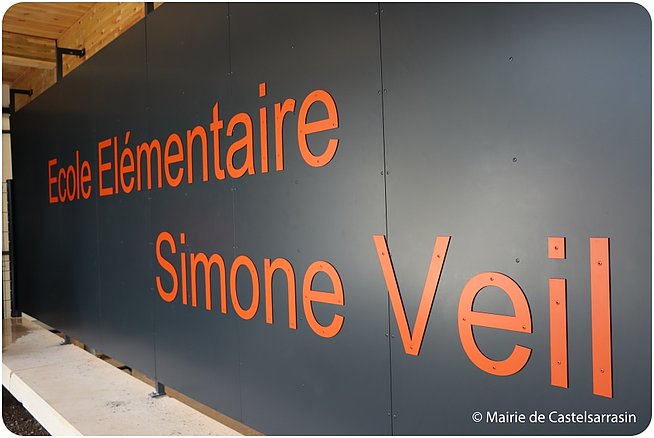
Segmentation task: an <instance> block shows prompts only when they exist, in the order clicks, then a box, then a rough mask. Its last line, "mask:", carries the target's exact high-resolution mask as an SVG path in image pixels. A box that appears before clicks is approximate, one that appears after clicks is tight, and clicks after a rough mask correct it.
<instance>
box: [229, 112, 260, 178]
mask: <svg viewBox="0 0 654 438" xmlns="http://www.w3.org/2000/svg"><path fill="white" fill-rule="evenodd" d="M237 123H241V124H242V125H243V126H244V127H245V135H244V136H243V138H241V139H240V140H236V141H235V142H234V143H232V145H231V146H230V147H229V149H228V150H227V173H229V176H231V177H232V178H240V177H242V176H243V175H245V174H246V173H247V174H248V175H253V174H254V143H253V138H252V119H251V118H250V116H249V115H248V114H247V113H238V114H236V115H235V116H234V117H232V118H231V120H230V121H229V124H228V125H227V135H228V136H230V137H231V135H232V134H233V133H234V127H235V126H236V124H237ZM243 148H245V162H244V163H243V166H241V167H239V168H236V167H235V166H234V155H236V153H237V152H238V151H239V150H241V149H243Z"/></svg>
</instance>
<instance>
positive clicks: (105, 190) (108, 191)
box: [98, 138, 114, 196]
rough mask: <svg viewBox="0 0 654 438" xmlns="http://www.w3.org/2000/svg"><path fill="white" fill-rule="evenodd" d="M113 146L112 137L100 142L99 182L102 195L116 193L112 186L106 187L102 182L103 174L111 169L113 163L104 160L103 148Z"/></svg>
mask: <svg viewBox="0 0 654 438" xmlns="http://www.w3.org/2000/svg"><path fill="white" fill-rule="evenodd" d="M110 146H111V139H110V138H108V139H106V140H102V141H101V142H99V143H98V182H99V185H100V196H110V195H113V194H114V189H113V188H112V187H105V186H104V184H103V183H102V174H103V173H104V172H107V171H109V170H111V163H103V162H102V150H103V149H106V148H108V147H110Z"/></svg>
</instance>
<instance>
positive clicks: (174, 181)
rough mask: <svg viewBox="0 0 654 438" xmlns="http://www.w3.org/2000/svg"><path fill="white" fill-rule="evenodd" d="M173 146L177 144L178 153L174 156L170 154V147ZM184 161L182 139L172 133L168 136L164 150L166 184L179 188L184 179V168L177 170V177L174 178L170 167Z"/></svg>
mask: <svg viewBox="0 0 654 438" xmlns="http://www.w3.org/2000/svg"><path fill="white" fill-rule="evenodd" d="M173 144H177V150H178V151H177V153H176V154H174V155H171V154H170V147H171V146H172V145H173ZM181 161H184V146H183V145H182V139H181V138H180V137H179V135H177V134H175V133H172V134H170V135H169V136H168V140H166V146H165V148H164V169H165V171H166V182H167V183H168V185H169V186H171V187H177V186H178V185H179V184H180V183H181V182H182V178H183V177H184V167H183V166H182V167H181V168H179V169H177V176H176V177H174V178H173V176H172V175H171V173H170V165H171V164H175V163H179V162H181Z"/></svg>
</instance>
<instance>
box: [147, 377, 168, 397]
mask: <svg viewBox="0 0 654 438" xmlns="http://www.w3.org/2000/svg"><path fill="white" fill-rule="evenodd" d="M149 395H150V397H151V398H158V397H162V396H164V395H166V386H165V385H164V384H163V383H161V382H159V381H156V380H155V382H154V391H153V392H151V393H150V394H149Z"/></svg>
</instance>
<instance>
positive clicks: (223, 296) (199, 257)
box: [191, 253, 227, 313]
mask: <svg viewBox="0 0 654 438" xmlns="http://www.w3.org/2000/svg"><path fill="white" fill-rule="evenodd" d="M199 264H202V267H203V268H204V294H205V300H204V305H205V308H206V309H207V310H211V268H212V267H213V265H216V266H218V269H219V271H220V309H221V311H222V313H227V287H226V284H225V282H226V279H225V277H226V274H225V262H224V261H223V258H222V257H221V256H220V255H218V254H211V257H209V258H207V255H206V254H204V253H198V254H191V303H192V304H193V306H194V307H195V306H197V280H196V275H197V269H198V265H199Z"/></svg>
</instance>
